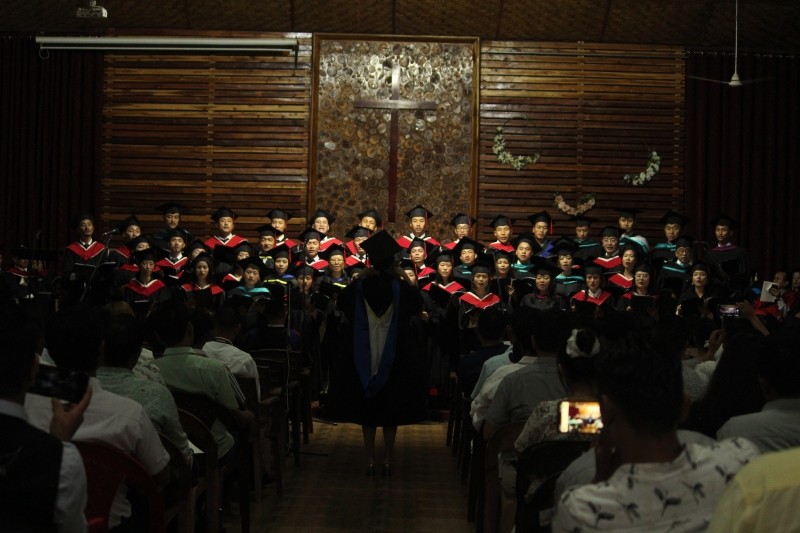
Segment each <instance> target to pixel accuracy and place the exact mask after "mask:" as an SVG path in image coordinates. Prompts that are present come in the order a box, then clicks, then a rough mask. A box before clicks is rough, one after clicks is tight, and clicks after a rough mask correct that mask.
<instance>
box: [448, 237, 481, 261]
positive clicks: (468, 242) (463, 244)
mask: <svg viewBox="0 0 800 533" xmlns="http://www.w3.org/2000/svg"><path fill="white" fill-rule="evenodd" d="M463 250H475V254H476V255H477V254H478V253H479V252H480V251H481V250H483V245H482V244H481V243H479V242H478V241H475V240H473V239H470V238H469V237H463V238H462V239H461V240H459V241H458V244H456V245H455V246H454V247H453V256H454V259H455V260H456V261H458V262H459V263H460V262H461V252H462V251H463Z"/></svg>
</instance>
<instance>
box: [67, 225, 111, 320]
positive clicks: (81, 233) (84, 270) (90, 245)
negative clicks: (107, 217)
mask: <svg viewBox="0 0 800 533" xmlns="http://www.w3.org/2000/svg"><path fill="white" fill-rule="evenodd" d="M71 226H72V228H73V229H74V230H75V232H76V233H77V237H78V240H77V241H75V242H73V243H72V244H70V245H69V246H67V248H66V250H65V251H64V262H63V268H62V271H61V274H62V276H61V277H62V280H63V283H64V294H63V298H64V300H63V301H62V304H63V305H62V308H63V307H67V306H68V305H71V304H74V303H77V302H78V301H79V300H80V299H81V298H83V297H84V294H87V295H89V294H90V292H91V294H90V301H92V302H95V303H97V304H103V303H105V299H106V293H107V290H106V289H107V287H105V286H104V285H105V281H106V280H104V279H101V277H100V276H99V275H95V277H94V279H92V284H93V286H92V287H88V285H87V284H88V283H89V280H90V279H91V278H92V271H93V270H95V269H97V268H98V267H99V266H100V265H101V264H102V263H105V262H109V260H108V252H107V251H106V247H105V245H104V244H103V243H101V242H99V241H95V240H94V238H93V236H94V216H93V215H92V214H90V213H87V212H84V213H80V214H79V215H77V216H76V217H74V218H73V219H72V224H71ZM109 274H113V273H109Z"/></svg>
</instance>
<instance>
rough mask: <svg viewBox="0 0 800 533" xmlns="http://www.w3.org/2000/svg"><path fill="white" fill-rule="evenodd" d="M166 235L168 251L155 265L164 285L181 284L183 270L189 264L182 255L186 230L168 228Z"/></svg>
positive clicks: (186, 235)
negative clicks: (160, 273)
mask: <svg viewBox="0 0 800 533" xmlns="http://www.w3.org/2000/svg"><path fill="white" fill-rule="evenodd" d="M166 237H167V241H168V243H169V251H168V253H167V255H166V257H164V258H163V259H160V260H159V261H157V262H156V266H157V267H158V269H159V270H160V271H161V272H162V274H163V278H162V279H163V280H164V283H165V284H166V285H168V286H175V285H181V284H182V283H183V276H184V271H185V270H186V267H188V266H189V258H188V257H186V256H185V255H183V250H184V249H185V248H186V239H187V237H188V232H187V231H185V230H183V229H181V228H175V229H173V230H170V232H169V233H167V235H166Z"/></svg>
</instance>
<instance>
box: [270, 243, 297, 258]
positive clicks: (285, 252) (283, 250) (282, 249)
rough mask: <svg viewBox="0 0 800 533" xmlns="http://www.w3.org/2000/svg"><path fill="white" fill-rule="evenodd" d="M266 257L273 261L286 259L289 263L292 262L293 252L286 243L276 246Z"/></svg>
mask: <svg viewBox="0 0 800 533" xmlns="http://www.w3.org/2000/svg"><path fill="white" fill-rule="evenodd" d="M265 255H266V256H267V257H271V258H272V259H273V260H275V259H278V258H281V257H285V258H286V259H288V260H289V262H291V261H292V250H291V249H290V248H289V247H288V246H287V245H286V243H283V244H280V245H278V246H276V247H275V248H273V249H272V250H269V251H268V252H267V253H266V254H265Z"/></svg>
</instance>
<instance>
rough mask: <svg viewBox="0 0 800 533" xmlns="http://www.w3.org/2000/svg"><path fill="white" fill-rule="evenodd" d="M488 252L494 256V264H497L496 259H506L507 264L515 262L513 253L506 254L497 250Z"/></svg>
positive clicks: (492, 249)
mask: <svg viewBox="0 0 800 533" xmlns="http://www.w3.org/2000/svg"><path fill="white" fill-rule="evenodd" d="M488 252H489V253H491V254H492V255H494V262H495V263H497V260H498V259H506V260H508V262H509V263H513V262H514V261H515V260H516V255H514V252H507V251H505V250H500V249H498V248H489V249H488Z"/></svg>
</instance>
